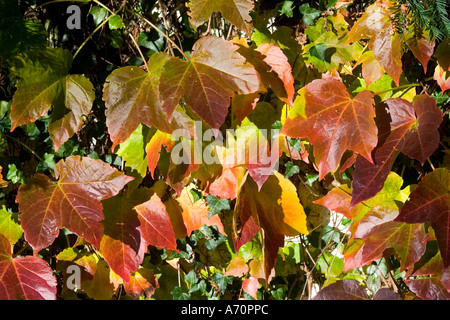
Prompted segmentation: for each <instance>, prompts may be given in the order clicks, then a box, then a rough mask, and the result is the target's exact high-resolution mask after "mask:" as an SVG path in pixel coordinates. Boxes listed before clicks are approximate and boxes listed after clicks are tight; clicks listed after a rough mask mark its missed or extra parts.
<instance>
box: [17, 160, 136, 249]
mask: <svg viewBox="0 0 450 320" xmlns="http://www.w3.org/2000/svg"><path fill="white" fill-rule="evenodd" d="M55 177H56V178H57V179H58V181H57V182H54V181H52V180H50V179H49V178H48V177H47V176H45V175H43V174H40V173H38V174H35V175H33V176H32V177H30V178H29V179H28V182H27V184H22V185H21V186H20V187H19V191H18V195H17V198H16V202H17V203H18V204H19V211H20V212H21V214H22V216H21V223H22V228H23V230H24V233H25V240H27V241H28V242H29V243H30V245H31V246H32V247H33V249H34V250H35V251H39V250H41V249H43V248H45V247H47V246H49V245H50V244H51V243H52V242H53V240H54V239H55V238H56V237H57V235H58V230H59V229H61V228H67V229H68V230H70V231H72V232H74V233H76V234H77V235H79V236H80V237H83V238H85V239H86V240H87V241H89V242H90V243H92V244H93V245H95V246H97V247H98V246H99V245H100V240H101V238H102V235H103V226H102V225H101V224H100V221H101V220H103V218H104V216H103V212H102V209H103V207H102V205H101V203H100V200H103V199H106V198H109V197H112V196H114V195H116V194H117V193H118V192H119V191H120V190H121V189H122V188H123V187H124V186H125V184H127V183H128V182H130V181H131V180H133V178H131V177H128V176H126V175H124V174H122V173H121V172H119V171H117V170H116V169H115V168H113V167H111V166H109V165H108V164H105V163H103V162H102V161H100V160H94V159H91V158H88V157H85V158H81V157H79V156H70V157H68V158H66V159H65V160H61V161H59V162H58V163H57V164H56V166H55Z"/></svg>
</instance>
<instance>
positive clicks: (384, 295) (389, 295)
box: [373, 288, 402, 300]
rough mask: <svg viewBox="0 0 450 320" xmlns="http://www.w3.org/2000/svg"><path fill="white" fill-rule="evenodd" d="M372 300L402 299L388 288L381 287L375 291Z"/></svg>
mask: <svg viewBox="0 0 450 320" xmlns="http://www.w3.org/2000/svg"><path fill="white" fill-rule="evenodd" d="M373 300H402V297H401V296H400V295H399V294H398V293H397V292H394V291H392V290H389V289H388V288H381V289H380V290H378V291H377V293H375V296H374V297H373Z"/></svg>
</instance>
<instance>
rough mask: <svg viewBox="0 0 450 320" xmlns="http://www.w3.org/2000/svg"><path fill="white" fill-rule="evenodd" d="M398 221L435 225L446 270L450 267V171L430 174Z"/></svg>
mask: <svg viewBox="0 0 450 320" xmlns="http://www.w3.org/2000/svg"><path fill="white" fill-rule="evenodd" d="M395 221H400V222H406V223H424V222H431V226H432V227H433V229H434V232H435V234H436V238H437V243H438V247H439V250H440V253H441V256H442V261H443V263H444V268H446V267H448V266H449V265H450V245H449V243H450V222H449V221H450V171H449V170H448V169H446V168H438V169H436V170H434V171H433V172H431V173H429V174H427V175H426V176H425V177H424V178H423V179H422V180H421V181H420V182H419V184H418V185H417V187H416V188H415V189H414V190H413V191H412V192H411V195H410V197H409V200H408V201H407V202H406V203H405V205H404V206H403V207H402V208H401V210H400V214H399V216H398V217H397V218H396V219H395Z"/></svg>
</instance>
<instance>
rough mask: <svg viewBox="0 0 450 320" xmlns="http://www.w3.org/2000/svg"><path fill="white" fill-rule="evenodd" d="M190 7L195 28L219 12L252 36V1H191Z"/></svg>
mask: <svg viewBox="0 0 450 320" xmlns="http://www.w3.org/2000/svg"><path fill="white" fill-rule="evenodd" d="M188 7H189V9H190V16H191V19H190V21H191V23H192V24H193V25H194V26H195V27H199V26H200V25H201V24H203V23H204V22H205V21H207V20H208V19H209V17H210V16H211V14H212V13H213V12H214V11H219V12H220V13H221V14H222V16H223V17H224V18H225V19H227V20H228V21H230V22H231V23H232V24H234V25H235V26H236V27H238V28H239V29H241V30H242V31H244V32H245V33H246V34H247V35H250V34H251V31H252V24H251V23H250V21H251V20H252V18H251V17H250V11H251V10H252V9H253V1H251V0H230V1H227V0H190V1H189V4H188Z"/></svg>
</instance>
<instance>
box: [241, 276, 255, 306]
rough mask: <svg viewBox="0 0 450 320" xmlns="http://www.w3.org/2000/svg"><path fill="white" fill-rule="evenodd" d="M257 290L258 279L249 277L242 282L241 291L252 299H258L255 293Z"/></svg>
mask: <svg viewBox="0 0 450 320" xmlns="http://www.w3.org/2000/svg"><path fill="white" fill-rule="evenodd" d="M258 288H259V282H258V279H256V278H254V277H250V278H247V279H245V280H244V281H243V282H242V290H244V291H245V292H247V293H248V294H249V295H250V296H251V297H252V298H253V299H255V300H256V299H258V296H257V292H258Z"/></svg>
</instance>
